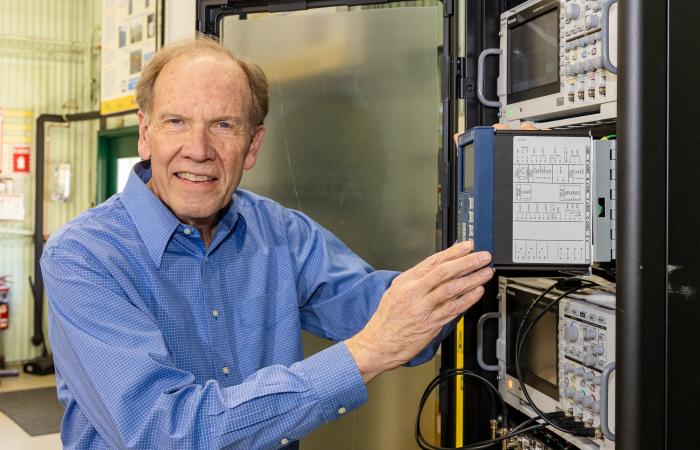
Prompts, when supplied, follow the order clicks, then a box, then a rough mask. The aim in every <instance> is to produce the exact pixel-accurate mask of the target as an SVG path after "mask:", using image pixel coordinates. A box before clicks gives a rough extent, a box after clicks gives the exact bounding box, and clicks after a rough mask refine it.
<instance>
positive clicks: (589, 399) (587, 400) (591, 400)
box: [583, 395, 595, 408]
mask: <svg viewBox="0 0 700 450" xmlns="http://www.w3.org/2000/svg"><path fill="white" fill-rule="evenodd" d="M594 403H595V398H594V397H593V396H592V395H587V396H586V397H585V398H584V399H583V406H584V407H586V408H591V407H592V406H593V404H594Z"/></svg>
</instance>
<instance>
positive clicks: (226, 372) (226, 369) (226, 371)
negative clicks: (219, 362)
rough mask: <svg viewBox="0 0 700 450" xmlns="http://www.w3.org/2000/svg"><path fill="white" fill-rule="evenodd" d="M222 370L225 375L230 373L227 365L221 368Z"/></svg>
mask: <svg viewBox="0 0 700 450" xmlns="http://www.w3.org/2000/svg"><path fill="white" fill-rule="evenodd" d="M221 371H222V372H223V373H224V375H228V373H229V372H230V370H229V368H228V367H227V366H224V368H223V369H221Z"/></svg>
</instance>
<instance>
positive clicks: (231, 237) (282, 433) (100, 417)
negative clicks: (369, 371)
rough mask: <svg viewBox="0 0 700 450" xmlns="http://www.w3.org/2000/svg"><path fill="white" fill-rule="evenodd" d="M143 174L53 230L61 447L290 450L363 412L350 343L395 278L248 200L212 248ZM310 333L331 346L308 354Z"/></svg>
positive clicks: (317, 229)
mask: <svg viewBox="0 0 700 450" xmlns="http://www.w3.org/2000/svg"><path fill="white" fill-rule="evenodd" d="M150 176H151V174H150V169H149V166H148V163H139V164H137V165H136V166H135V168H134V170H133V171H132V173H131V175H130V177H129V181H128V183H127V185H126V188H125V189H124V192H123V193H122V194H117V195H115V196H113V197H111V198H110V199H109V200H107V201H106V202H105V203H103V204H101V205H99V206H98V207H96V208H93V209H91V210H89V211H87V212H86V213H84V214H82V215H81V216H80V217H78V218H76V219H75V220H73V221H71V222H70V223H68V224H67V225H66V226H64V227H63V228H62V229H61V230H60V231H59V232H57V233H55V234H54V235H53V236H52V237H51V239H50V240H49V242H48V243H47V245H46V249H45V251H44V254H43V256H42V258H41V267H42V273H43V276H44V279H45V282H46V290H47V293H48V299H49V326H50V339H51V347H52V351H53V353H54V358H55V363H56V382H57V390H58V397H59V399H60V400H61V402H62V403H63V404H64V405H65V407H66V410H65V415H64V418H63V423H62V424H61V439H62V441H63V445H64V446H65V448H69V449H70V448H78V449H102V448H139V449H171V448H172V449H175V448H177V449H213V448H236V449H258V448H278V447H283V446H288V448H297V447H298V444H297V442H296V441H298V440H299V439H300V438H301V437H302V436H304V435H305V434H307V433H309V432H310V431H311V430H313V429H314V428H316V427H318V426H319V425H320V424H323V423H325V422H329V421H331V420H333V419H336V418H337V417H339V416H340V415H343V414H345V413H347V412H349V411H351V410H353V409H355V408H357V407H358V406H360V405H361V404H363V403H364V402H365V401H366V399H367V391H366V389H365V385H364V383H363V380H362V377H361V375H360V373H359V371H358V369H357V366H356V365H355V363H354V361H353V359H352V357H351V355H350V354H349V352H348V350H347V347H346V346H345V344H344V343H343V342H342V341H343V340H344V339H347V338H349V337H351V336H353V335H354V334H355V333H357V332H358V331H359V330H360V329H361V328H362V327H363V326H364V324H365V323H366V322H367V320H368V319H369V318H370V317H371V315H372V313H373V312H374V311H375V310H376V308H377V305H378V302H379V300H380V298H381V296H382V294H383V293H384V291H385V290H386V288H387V287H388V286H389V284H390V283H391V281H392V279H393V278H394V277H395V276H396V272H389V271H374V270H373V269H372V268H371V267H369V266H368V265H367V264H366V263H365V262H363V261H362V260H361V259H360V258H359V257H357V256H356V255H355V254H354V253H353V252H352V251H350V250H349V249H348V248H347V247H345V246H344V245H343V244H342V243H341V242H340V241H339V240H338V239H337V238H336V237H335V236H333V235H332V234H331V233H329V232H328V231H327V230H325V229H324V228H322V227H321V226H320V225H318V224H316V223H315V222H313V221H312V220H311V219H309V218H308V217H306V216H305V215H304V214H302V213H299V212H297V211H293V210H290V209H286V208H283V207H282V206H280V205H279V204H277V203H275V202H273V201H271V200H269V199H266V198H263V197H260V196H257V195H254V194H252V193H249V192H246V191H243V190H238V191H237V192H236V193H235V194H234V196H233V201H232V202H231V204H230V207H229V208H228V209H227V210H226V211H225V214H223V215H222V218H221V220H220V222H219V224H218V226H217V227H216V231H215V234H214V236H213V240H212V242H211V244H210V245H209V247H208V248H205V246H204V244H203V241H202V240H201V238H200V235H199V232H198V231H197V229H196V228H193V227H191V226H188V225H184V224H182V223H180V221H178V219H177V218H176V217H175V216H174V215H173V214H172V213H171V212H170V210H169V209H168V208H167V207H166V206H165V205H164V204H163V203H162V202H161V201H160V200H159V199H158V198H157V197H156V196H155V195H154V194H153V193H152V192H151V191H150V190H149V189H148V187H147V186H146V184H145V183H146V182H147V181H148V179H149V178H150ZM302 329H304V330H307V331H309V332H311V333H313V334H315V335H318V336H322V337H324V338H327V339H330V340H332V341H334V342H336V344H334V345H332V346H331V347H329V348H327V349H325V350H323V351H321V352H319V353H317V354H315V355H313V356H311V357H309V358H306V359H304V357H303V352H302V342H301V330H302ZM448 331H449V330H447V329H446V330H445V331H444V332H443V333H442V335H441V336H440V337H439V338H438V339H436V340H435V341H434V342H433V344H432V345H430V346H429V347H428V348H426V349H425V350H424V351H423V352H422V353H421V354H420V355H418V357H417V358H416V359H414V360H413V361H412V363H413V364H417V363H421V362H424V361H427V360H428V359H430V358H431V357H432V355H433V353H434V351H435V349H436V348H437V345H438V342H439V340H440V339H441V338H442V337H444V335H445V334H446V333H447V332H448Z"/></svg>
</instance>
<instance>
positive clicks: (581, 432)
mask: <svg viewBox="0 0 700 450" xmlns="http://www.w3.org/2000/svg"><path fill="white" fill-rule="evenodd" d="M573 283H576V285H575V286H573V287H571V288H568V289H567V288H566V287H565V286H566V285H567V284H573ZM596 285H597V283H594V282H592V281H587V280H582V279H581V278H575V277H574V278H565V279H563V280H560V281H558V282H557V283H555V284H553V285H552V286H550V287H549V288H547V289H546V290H545V291H544V292H542V294H540V295H539V296H538V297H537V298H536V299H535V300H534V301H533V302H532V304H531V305H530V307H529V308H528V309H527V311H526V312H525V314H524V315H523V318H522V320H521V322H520V326H519V327H518V332H517V335H516V338H515V370H516V373H517V375H518V379H519V380H520V381H521V383H520V387H521V389H522V392H523V394H524V395H525V398H526V399H527V402H528V404H529V405H530V407H531V408H532V409H533V410H534V411H535V413H536V414H537V415H538V416H540V418H542V420H544V421H545V422H547V424H548V425H550V426H552V427H553V428H555V429H557V430H559V431H562V432H564V433H567V434H573V435H574V436H586V437H591V436H593V435H595V429H594V428H589V427H583V428H580V427H577V429H570V428H565V427H563V426H560V425H559V424H557V423H555V422H554V421H552V420H550V419H549V418H547V417H545V416H546V413H544V412H543V411H542V410H541V409H539V408H538V407H537V405H535V402H534V401H533V400H532V398H531V397H530V394H529V392H528V391H527V387H526V383H525V381H524V379H523V375H522V370H521V368H520V355H521V350H522V346H523V343H524V342H525V338H526V337H527V335H528V334H529V333H530V330H532V328H533V327H534V326H535V324H536V323H537V322H538V321H539V320H540V319H541V318H542V317H543V316H544V315H545V314H546V313H547V311H549V310H550V309H551V308H552V307H553V306H554V305H556V304H557V303H559V301H561V300H562V299H563V298H564V297H566V296H567V295H569V294H572V293H574V292H576V291H579V290H581V289H585V288H587V287H591V286H596ZM555 287H558V288H559V289H566V290H565V291H564V292H563V293H562V294H561V295H559V296H558V297H557V298H555V299H554V300H552V301H551V302H550V303H549V304H548V305H547V306H546V307H545V308H544V309H543V310H542V311H541V312H540V313H539V314H538V315H537V317H535V319H534V320H532V321H531V322H530V324H529V325H528V326H527V328H526V329H525V331H524V332H523V328H524V326H525V323H527V319H528V317H529V316H530V314H532V311H533V310H534V309H535V307H536V306H537V305H538V304H539V303H540V302H541V301H542V300H543V299H544V298H545V297H546V295H547V294H548V293H549V292H551V291H552V290H553V289H554V288H555Z"/></svg>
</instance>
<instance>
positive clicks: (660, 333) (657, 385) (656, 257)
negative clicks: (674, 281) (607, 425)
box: [616, 0, 694, 450]
mask: <svg viewBox="0 0 700 450" xmlns="http://www.w3.org/2000/svg"><path fill="white" fill-rule="evenodd" d="M619 8H620V9H619V17H620V19H619V20H620V34H619V39H620V61H619V63H620V65H619V73H620V78H619V86H620V87H621V89H620V99H619V102H620V109H619V111H620V116H619V123H618V125H619V128H618V136H619V141H618V144H619V149H618V193H619V196H618V202H619V204H618V284H617V288H618V290H617V294H618V297H617V299H618V300H617V301H618V303H617V306H618V308H619V310H620V312H621V313H620V314H619V315H618V324H617V325H618V333H617V344H616V345H617V352H618V353H617V364H618V365H617V367H618V369H617V374H616V379H617V383H616V405H617V407H616V409H617V411H624V413H620V414H618V415H617V417H616V435H617V436H618V438H617V440H616V443H617V446H618V448H620V449H623V450H628V449H630V450H631V449H635V450H659V449H664V448H670V447H666V439H667V435H666V426H665V425H666V424H665V415H666V412H667V410H666V389H667V381H668V380H667V378H666V357H667V354H666V346H667V344H668V341H667V339H666V331H667V326H666V304H667V292H666V264H667V255H666V248H667V242H666V240H667V237H668V229H667V223H666V220H667V184H666V183H667V174H666V170H667V155H668V152H667V150H668V148H667V136H668V129H667V121H666V120H667V117H665V116H666V113H667V111H668V110H667V108H668V104H667V98H668V91H667V86H668V84H667V83H668V79H667V70H668V66H667V61H668V60H667V45H668V31H669V30H668V28H667V26H668V25H667V20H668V17H667V2H647V1H641V0H629V1H624V2H620V4H619ZM686 62H687V61H686ZM686 62H684V63H686ZM693 84H694V83H693ZM683 151H684V152H686V151H687V149H683ZM686 242H687V241H686ZM687 388H689V389H691V390H692V389H693V387H692V386H687ZM690 409H691V408H689V407H684V408H683V411H682V412H680V411H679V413H686V412H688V411H689V410H690ZM676 448H678V447H676Z"/></svg>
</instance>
